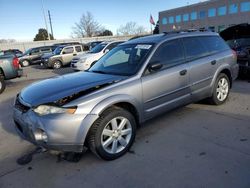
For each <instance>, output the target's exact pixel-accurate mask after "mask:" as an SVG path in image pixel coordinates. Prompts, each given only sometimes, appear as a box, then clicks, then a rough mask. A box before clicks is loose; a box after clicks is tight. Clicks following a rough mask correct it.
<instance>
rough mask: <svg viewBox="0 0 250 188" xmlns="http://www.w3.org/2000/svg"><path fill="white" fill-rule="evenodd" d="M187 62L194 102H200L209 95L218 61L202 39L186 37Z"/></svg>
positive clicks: (184, 43)
mask: <svg viewBox="0 0 250 188" xmlns="http://www.w3.org/2000/svg"><path fill="white" fill-rule="evenodd" d="M182 41H183V45H184V49H185V54H186V60H187V62H188V64H189V67H190V84H191V85H190V89H191V92H192V97H193V100H199V99H200V98H204V96H206V95H208V93H209V92H210V90H211V89H209V86H210V84H211V82H212V79H213V74H214V70H215V65H216V59H214V57H212V56H210V52H209V50H208V49H207V47H206V46H205V43H204V42H202V38H201V37H197V36H196V37H186V38H183V39H182Z"/></svg>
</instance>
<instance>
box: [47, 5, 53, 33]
mask: <svg viewBox="0 0 250 188" xmlns="http://www.w3.org/2000/svg"><path fill="white" fill-rule="evenodd" d="M48 15H49V24H50V31H51V35H52V37H53V38H54V34H53V28H52V22H51V16H50V11H49V10H48Z"/></svg>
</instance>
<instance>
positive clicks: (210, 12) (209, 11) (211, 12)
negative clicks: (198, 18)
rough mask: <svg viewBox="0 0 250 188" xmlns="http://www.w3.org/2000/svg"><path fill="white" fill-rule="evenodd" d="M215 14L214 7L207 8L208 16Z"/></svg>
mask: <svg viewBox="0 0 250 188" xmlns="http://www.w3.org/2000/svg"><path fill="white" fill-rule="evenodd" d="M214 16H216V9H215V8H211V9H209V10H208V17H214Z"/></svg>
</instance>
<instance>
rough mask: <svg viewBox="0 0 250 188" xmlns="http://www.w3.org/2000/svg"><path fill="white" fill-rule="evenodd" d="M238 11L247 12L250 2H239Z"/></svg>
mask: <svg viewBox="0 0 250 188" xmlns="http://www.w3.org/2000/svg"><path fill="white" fill-rule="evenodd" d="M240 11H241V12H248V11H250V2H242V3H241V4H240Z"/></svg>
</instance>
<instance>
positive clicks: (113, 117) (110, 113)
mask: <svg viewBox="0 0 250 188" xmlns="http://www.w3.org/2000/svg"><path fill="white" fill-rule="evenodd" d="M135 134H136V121H135V118H134V116H133V115H132V114H131V113H130V112H128V111H127V110H124V109H122V108H118V107H113V108H109V109H107V110H105V111H104V112H103V113H102V115H101V116H100V117H99V118H98V119H97V120H96V122H95V123H94V124H93V125H92V127H91V129H90V132H89V135H88V140H87V141H88V146H89V148H90V150H91V151H92V152H93V153H94V154H95V155H97V156H98V157H101V158H102V159H104V160H114V159H117V158H119V157H121V156H122V155H124V154H125V153H126V152H127V151H128V150H129V149H130V147H131V146H132V144H133V142H134V139H135Z"/></svg>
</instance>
